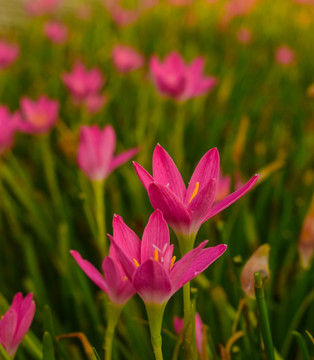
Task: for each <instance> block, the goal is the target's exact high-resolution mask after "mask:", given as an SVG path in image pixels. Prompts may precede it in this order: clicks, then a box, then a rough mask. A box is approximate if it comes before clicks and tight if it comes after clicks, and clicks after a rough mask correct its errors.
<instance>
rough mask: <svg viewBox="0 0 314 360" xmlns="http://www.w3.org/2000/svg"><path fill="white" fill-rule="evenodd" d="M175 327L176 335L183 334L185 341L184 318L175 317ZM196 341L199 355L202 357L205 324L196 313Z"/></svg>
mask: <svg viewBox="0 0 314 360" xmlns="http://www.w3.org/2000/svg"><path fill="white" fill-rule="evenodd" d="M173 327H174V331H175V332H176V334H178V335H179V334H180V333H181V334H182V340H183V335H184V333H183V330H184V321H183V318H179V317H177V316H175V317H174V318H173ZM195 339H196V348H197V351H198V353H199V354H200V355H201V354H202V352H203V351H202V350H203V322H202V319H201V317H200V314H199V313H198V312H196V313H195Z"/></svg>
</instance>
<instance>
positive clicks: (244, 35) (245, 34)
mask: <svg viewBox="0 0 314 360" xmlns="http://www.w3.org/2000/svg"><path fill="white" fill-rule="evenodd" d="M237 39H238V41H239V42H241V43H242V44H249V43H250V42H251V40H252V32H251V30H250V29H249V28H246V27H242V28H241V29H239V31H238V32H237Z"/></svg>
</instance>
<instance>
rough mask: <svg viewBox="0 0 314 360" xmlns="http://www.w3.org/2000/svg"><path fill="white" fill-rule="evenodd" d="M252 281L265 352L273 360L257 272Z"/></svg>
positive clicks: (261, 285)
mask: <svg viewBox="0 0 314 360" xmlns="http://www.w3.org/2000/svg"><path fill="white" fill-rule="evenodd" d="M254 280H255V284H254V287H255V297H256V302H257V309H258V312H259V316H260V322H261V331H262V338H263V341H264V346H265V352H266V355H267V359H268V360H275V352H274V346H273V340H272V336H271V330H270V325H269V319H268V312H267V306H266V301H265V297H264V288H263V280H262V278H261V275H260V273H259V272H256V273H254Z"/></svg>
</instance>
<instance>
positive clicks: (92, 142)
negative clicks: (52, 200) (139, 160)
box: [77, 125, 139, 181]
mask: <svg viewBox="0 0 314 360" xmlns="http://www.w3.org/2000/svg"><path fill="white" fill-rule="evenodd" d="M115 146H116V134H115V131H114V129H113V127H112V126H110V125H107V126H105V127H104V129H103V130H101V129H99V127H98V126H97V125H93V126H90V127H88V126H86V125H84V126H82V127H81V132H80V141H79V147H78V155H77V162H78V164H79V167H80V168H81V169H82V170H83V172H84V173H85V174H86V176H88V177H89V178H90V179H91V180H97V181H102V180H104V179H105V178H106V177H107V176H108V175H109V174H110V173H111V172H112V171H113V170H114V169H116V168H117V167H119V166H120V165H122V164H123V163H125V162H126V161H128V160H129V159H131V158H132V157H133V156H134V155H135V154H136V153H137V152H138V151H139V149H138V148H133V149H130V150H127V151H125V152H123V153H121V154H119V155H117V156H114V155H113V153H114V149H115Z"/></svg>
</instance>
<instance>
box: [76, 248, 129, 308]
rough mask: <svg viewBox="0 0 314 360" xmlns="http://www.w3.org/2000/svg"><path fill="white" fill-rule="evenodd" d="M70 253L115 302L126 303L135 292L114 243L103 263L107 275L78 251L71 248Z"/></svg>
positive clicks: (118, 303) (116, 303)
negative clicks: (101, 272) (102, 273)
mask: <svg viewBox="0 0 314 360" xmlns="http://www.w3.org/2000/svg"><path fill="white" fill-rule="evenodd" d="M70 253H71V255H72V256H73V257H74V259H75V261H76V262H77V264H78V266H79V267H80V268H81V269H82V270H83V271H84V272H85V274H86V275H87V276H88V277H89V278H90V279H91V280H92V281H93V282H94V283H95V284H96V285H97V286H98V287H99V288H100V289H101V290H102V291H104V292H105V293H106V294H107V295H108V297H109V299H110V301H111V302H112V303H113V304H115V305H124V304H125V303H126V302H128V301H129V299H130V298H131V297H132V296H133V295H134V294H135V289H134V287H133V285H132V284H131V282H130V281H129V280H128V278H127V277H126V274H125V271H124V269H123V267H122V265H121V263H120V261H119V259H118V257H117V255H116V252H115V250H114V247H113V246H112V245H111V246H110V249H109V256H106V257H105V259H104V261H103V263H102V270H103V272H104V274H105V277H103V276H102V275H101V274H100V272H99V271H98V270H97V269H96V268H95V267H94V265H92V264H91V263H90V262H89V261H87V260H84V259H83V258H82V257H81V255H80V254H79V253H78V252H77V251H75V250H71V251H70Z"/></svg>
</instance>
